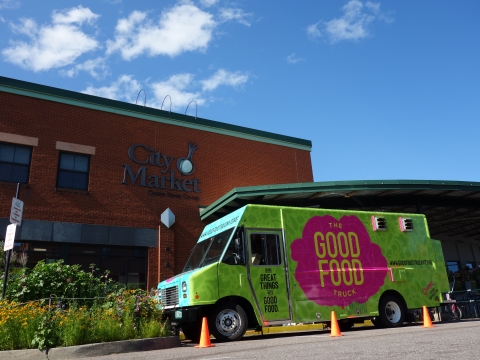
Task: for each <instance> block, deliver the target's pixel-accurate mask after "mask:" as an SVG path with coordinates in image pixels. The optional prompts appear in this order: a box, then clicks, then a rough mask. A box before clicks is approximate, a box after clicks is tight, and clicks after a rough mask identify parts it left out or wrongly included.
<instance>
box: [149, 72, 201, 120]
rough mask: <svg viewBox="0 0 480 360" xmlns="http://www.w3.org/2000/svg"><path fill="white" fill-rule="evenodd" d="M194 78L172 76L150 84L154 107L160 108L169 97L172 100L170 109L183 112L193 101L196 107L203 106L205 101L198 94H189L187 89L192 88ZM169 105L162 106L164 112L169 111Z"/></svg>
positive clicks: (188, 75)
mask: <svg viewBox="0 0 480 360" xmlns="http://www.w3.org/2000/svg"><path fill="white" fill-rule="evenodd" d="M193 80H194V76H193V75H192V74H187V73H184V74H177V75H172V76H170V78H169V79H168V80H165V81H159V82H155V83H152V84H151V88H152V90H153V94H154V98H155V100H154V104H153V105H154V107H156V108H160V107H161V104H162V102H163V99H164V98H165V97H166V96H167V95H170V98H171V100H172V109H175V110H177V111H178V110H183V109H186V108H187V106H188V104H189V103H190V102H191V101H192V100H194V101H195V102H196V103H197V105H202V104H205V102H206V100H205V98H204V97H202V94H201V93H200V92H198V91H197V92H191V90H188V89H189V88H193V87H194V85H195V84H194V82H193ZM169 108H170V107H169V105H168V106H167V104H165V105H164V108H163V109H164V110H166V109H169Z"/></svg>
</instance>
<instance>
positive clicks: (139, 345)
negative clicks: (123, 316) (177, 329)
mask: <svg viewBox="0 0 480 360" xmlns="http://www.w3.org/2000/svg"><path fill="white" fill-rule="evenodd" d="M178 346H180V339H179V338H178V336H168V337H161V338H151V339H137V340H125V341H112V342H106V343H98V344H88V345H78V346H67V347H60V348H53V349H49V350H48V351H45V350H38V349H30V350H11V351H1V352H0V360H14V359H15V360H16V359H18V360H37V359H38V360H46V359H48V360H63V359H80V358H89V357H92V356H104V355H111V354H120V353H129V352H134V351H151V350H160V349H169V348H173V347H178Z"/></svg>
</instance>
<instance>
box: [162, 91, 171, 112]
mask: <svg viewBox="0 0 480 360" xmlns="http://www.w3.org/2000/svg"><path fill="white" fill-rule="evenodd" d="M167 97H168V98H169V99H170V111H169V112H172V97H171V96H170V95H167V96H165V97H164V98H163V101H162V106H161V107H160V110H162V109H163V103H164V102H165V99H166V98H167Z"/></svg>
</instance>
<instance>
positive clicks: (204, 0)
mask: <svg viewBox="0 0 480 360" xmlns="http://www.w3.org/2000/svg"><path fill="white" fill-rule="evenodd" d="M217 2H218V0H200V3H201V4H202V5H203V6H206V7H210V6H213V5H215V4H216V3H217Z"/></svg>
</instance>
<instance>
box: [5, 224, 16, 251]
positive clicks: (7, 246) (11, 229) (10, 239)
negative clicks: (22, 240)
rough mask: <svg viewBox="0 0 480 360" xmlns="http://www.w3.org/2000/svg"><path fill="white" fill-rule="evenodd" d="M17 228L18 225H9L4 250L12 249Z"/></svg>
mask: <svg viewBox="0 0 480 360" xmlns="http://www.w3.org/2000/svg"><path fill="white" fill-rule="evenodd" d="M16 230H17V225H15V224H10V225H8V226H7V235H5V246H4V247H3V251H7V250H12V249H13V242H14V241H15V231H16Z"/></svg>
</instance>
